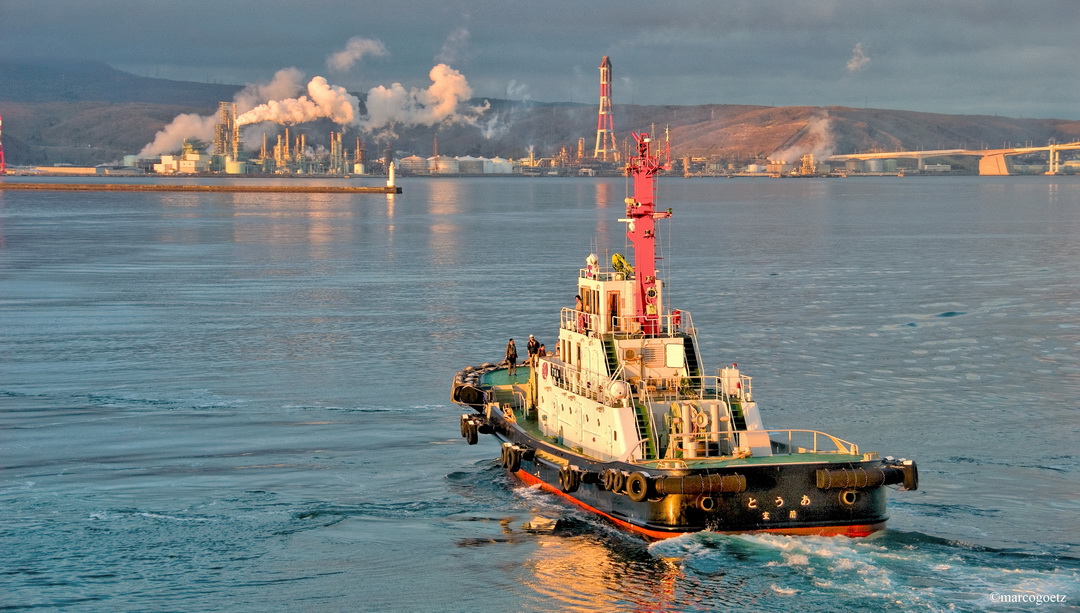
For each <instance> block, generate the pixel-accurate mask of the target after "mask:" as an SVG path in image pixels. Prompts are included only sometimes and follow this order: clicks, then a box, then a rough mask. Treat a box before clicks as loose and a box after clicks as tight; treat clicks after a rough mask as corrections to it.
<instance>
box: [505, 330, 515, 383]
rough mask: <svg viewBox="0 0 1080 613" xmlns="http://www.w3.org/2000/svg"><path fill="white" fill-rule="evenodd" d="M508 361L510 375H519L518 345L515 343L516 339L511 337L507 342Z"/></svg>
mask: <svg viewBox="0 0 1080 613" xmlns="http://www.w3.org/2000/svg"><path fill="white" fill-rule="evenodd" d="M506 361H507V363H508V364H509V365H510V371H509V375H510V376H511V377H513V376H515V375H517V346H516V345H514V339H510V342H509V343H507V344H506Z"/></svg>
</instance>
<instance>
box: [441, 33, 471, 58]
mask: <svg viewBox="0 0 1080 613" xmlns="http://www.w3.org/2000/svg"><path fill="white" fill-rule="evenodd" d="M469 36H470V35H469V31H468V30H466V29H465V28H458V29H456V30H454V31H453V32H451V33H450V35H449V36H447V37H446V40H445V41H443V46H442V49H440V50H439V53H438V55H436V56H435V61H436V62H440V63H443V64H449V63H451V62H456V61H458V60H459V59H461V58H462V55H463V54H464V53H465V50H466V48H467V46H468V44H469Z"/></svg>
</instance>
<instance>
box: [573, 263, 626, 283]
mask: <svg viewBox="0 0 1080 613" xmlns="http://www.w3.org/2000/svg"><path fill="white" fill-rule="evenodd" d="M578 278H579V279H594V280H596V281H625V280H626V273H622V272H617V271H614V270H600V267H599V266H586V267H585V268H579V269H578Z"/></svg>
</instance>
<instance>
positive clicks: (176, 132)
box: [139, 68, 304, 159]
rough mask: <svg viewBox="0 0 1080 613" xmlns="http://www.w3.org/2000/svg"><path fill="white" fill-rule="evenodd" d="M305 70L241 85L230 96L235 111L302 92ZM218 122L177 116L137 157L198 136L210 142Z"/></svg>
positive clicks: (173, 148)
mask: <svg viewBox="0 0 1080 613" xmlns="http://www.w3.org/2000/svg"><path fill="white" fill-rule="evenodd" d="M303 79H304V73H302V72H300V71H299V70H297V69H295V68H282V69H281V70H279V71H277V73H275V74H274V78H273V79H271V81H270V82H269V83H256V84H250V85H247V86H246V87H244V89H242V90H241V91H240V92H238V93H237V94H236V96H235V97H234V98H233V102H235V103H236V109H237V112H239V113H243V112H246V111H247V110H249V109H251V108H252V107H254V106H256V105H259V104H262V103H263V102H266V101H268V100H274V99H278V98H285V97H290V96H295V95H296V94H297V93H299V92H300V91H301V88H302V87H303V86H302V85H301V83H302V81H303ZM218 121H219V118H218V116H217V115H210V116H209V117H203V116H201V115H197V114H195V113H184V114H183V115H178V116H176V118H175V119H173V120H172V122H170V123H169V125H167V126H165V127H164V128H162V129H161V130H160V131H159V132H158V133H157V134H156V135H155V136H154V140H153V142H151V143H150V144H148V145H146V146H145V147H143V148H142V151H140V152H139V157H140V158H142V159H147V158H151V157H155V156H158V155H161V154H163V153H167V152H169V151H177V150H178V149H180V147H181V145H183V144H184V141H185V140H189V139H193V138H197V139H199V140H202V141H206V142H209V141H211V140H213V138H214V126H215V125H216V124H217V122H218Z"/></svg>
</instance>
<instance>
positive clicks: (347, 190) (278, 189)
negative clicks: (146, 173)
mask: <svg viewBox="0 0 1080 613" xmlns="http://www.w3.org/2000/svg"><path fill="white" fill-rule="evenodd" d="M0 190H30V191H66V192H275V193H282V192H284V193H296V194H400V193H401V188H400V187H397V186H392V187H389V186H388V187H382V186H340V185H336V186H332V185H190V184H180V183H178V184H173V185H169V184H142V183H7V182H3V181H0Z"/></svg>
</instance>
